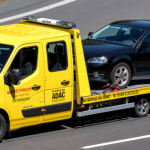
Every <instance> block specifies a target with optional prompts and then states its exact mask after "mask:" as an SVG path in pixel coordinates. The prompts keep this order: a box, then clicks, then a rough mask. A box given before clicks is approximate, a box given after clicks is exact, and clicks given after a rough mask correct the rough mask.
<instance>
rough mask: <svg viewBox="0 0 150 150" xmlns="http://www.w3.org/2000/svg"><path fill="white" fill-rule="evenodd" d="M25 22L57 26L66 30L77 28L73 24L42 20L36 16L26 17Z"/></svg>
mask: <svg viewBox="0 0 150 150" xmlns="http://www.w3.org/2000/svg"><path fill="white" fill-rule="evenodd" d="M23 20H25V21H30V22H37V23H43V24H49V25H55V26H61V27H66V28H75V27H76V24H75V23H72V22H66V21H60V20H53V19H48V18H41V17H35V16H27V17H24V18H23Z"/></svg>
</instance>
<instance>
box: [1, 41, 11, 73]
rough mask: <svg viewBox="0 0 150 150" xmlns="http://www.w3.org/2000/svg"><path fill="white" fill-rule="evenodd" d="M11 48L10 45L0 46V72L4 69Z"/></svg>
mask: <svg viewBox="0 0 150 150" xmlns="http://www.w3.org/2000/svg"><path fill="white" fill-rule="evenodd" d="M13 48H14V47H13V46H11V45H5V44H0V72H1V71H2V69H3V68H4V66H5V64H6V62H7V60H8V58H9V56H10V54H11V52H12V50H13Z"/></svg>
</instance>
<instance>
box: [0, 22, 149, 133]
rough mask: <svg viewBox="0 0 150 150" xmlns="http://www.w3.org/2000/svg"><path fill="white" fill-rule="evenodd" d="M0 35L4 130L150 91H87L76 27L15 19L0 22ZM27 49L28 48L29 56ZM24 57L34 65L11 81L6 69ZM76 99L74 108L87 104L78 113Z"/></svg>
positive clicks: (0, 109) (65, 116)
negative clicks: (6, 125)
mask: <svg viewBox="0 0 150 150" xmlns="http://www.w3.org/2000/svg"><path fill="white" fill-rule="evenodd" d="M71 36H73V40H74V53H75V65H76V82H74V69H73V52H72V43H71ZM0 38H1V41H0V44H2V46H4V47H6V46H7V45H8V46H11V47H12V51H11V52H10V54H9V56H8V58H7V59H6V62H5V63H4V65H3V64H2V65H1V64H0V67H1V68H0V69H1V73H0V83H1V86H0V114H2V115H3V116H4V118H5V120H6V123H7V124H8V129H7V131H13V130H16V129H19V128H22V127H26V126H32V125H37V124H41V123H47V122H53V121H58V120H63V119H69V118H71V117H72V114H73V112H76V113H77V116H78V117H82V116H86V115H92V114H96V113H101V109H100V108H99V109H96V111H95V110H94V109H93V111H92V110H89V108H88V107H89V106H90V105H92V104H99V103H100V102H106V101H107V102H108V101H110V100H111V101H112V100H116V99H126V98H127V97H134V96H137V95H142V94H148V93H149V91H150V86H144V87H140V88H132V89H127V90H122V91H118V92H110V93H106V94H103V93H100V94H96V95H91V90H90V86H89V81H88V75H87V70H86V64H85V59H84V53H83V48H82V42H81V35H80V30H78V29H72V28H65V27H59V26H56V25H51V24H45V23H36V22H32V21H25V20H24V21H21V22H20V23H19V24H12V25H4V26H0ZM59 48H63V49H61V50H59ZM4 50H5V51H6V50H8V51H9V49H8V48H2V49H1V48H0V53H1V51H4ZM30 51H32V52H30ZM27 52H30V53H29V55H28V56H27ZM2 53H3V52H2ZM7 54H8V53H7ZM24 56H25V57H27V58H26V59H28V58H30V59H31V61H33V60H35V61H36V63H35V61H34V63H35V64H34V65H33V66H34V68H33V66H32V68H31V70H32V71H31V73H30V74H28V75H25V74H24V71H22V75H21V82H20V83H18V85H13V84H12V83H11V81H10V79H9V74H10V72H11V69H13V67H12V66H13V63H14V60H16V64H17V65H19V66H20V67H21V65H22V64H23V62H24ZM34 56H36V58H35V57H34ZM56 59H57V61H56ZM62 60H63V61H62ZM55 61H56V64H54V62H55ZM60 62H62V64H61V63H60ZM29 64H30V63H28V65H29ZM29 66H30V65H29ZM24 70H25V69H24ZM26 70H29V69H27V68H26ZM74 86H76V88H75V89H74ZM74 91H75V92H74ZM74 97H76V99H74ZM75 101H76V102H75ZM132 102H133V101H132ZM75 103H76V105H78V108H84V110H85V108H87V109H86V110H85V111H83V112H82V109H81V110H79V109H78V110H77V111H76V110H75V109H74V105H75ZM81 106H82V107H81ZM83 106H86V107H83ZM124 106H129V107H124ZM119 107H120V109H125V108H130V107H134V104H133V103H132V104H130V105H128V104H127V103H125V104H123V105H121V106H118V108H119ZM99 110H100V111H99ZM108 110H109V109H108ZM113 110H117V108H116V107H115V108H114V109H112V111H113ZM106 111H107V109H106ZM106 111H102V112H106ZM84 112H85V113H84Z"/></svg>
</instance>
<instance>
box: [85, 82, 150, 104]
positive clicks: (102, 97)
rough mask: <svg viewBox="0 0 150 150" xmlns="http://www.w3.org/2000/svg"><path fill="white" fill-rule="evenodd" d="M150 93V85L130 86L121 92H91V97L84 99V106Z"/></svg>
mask: <svg viewBox="0 0 150 150" xmlns="http://www.w3.org/2000/svg"><path fill="white" fill-rule="evenodd" d="M149 93H150V83H147V84H137V85H130V86H128V87H127V88H125V89H121V90H119V91H115V92H111V91H108V92H106V93H103V90H91V94H92V95H90V96H86V97H83V99H82V101H83V104H89V103H95V102H101V101H107V100H113V99H119V98H126V97H132V96H137V95H143V94H149Z"/></svg>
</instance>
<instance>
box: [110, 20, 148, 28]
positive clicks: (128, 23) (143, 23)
mask: <svg viewBox="0 0 150 150" xmlns="http://www.w3.org/2000/svg"><path fill="white" fill-rule="evenodd" d="M111 24H120V25H126V26H132V27H137V28H143V29H150V20H121V21H115V22H112V23H111Z"/></svg>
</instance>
